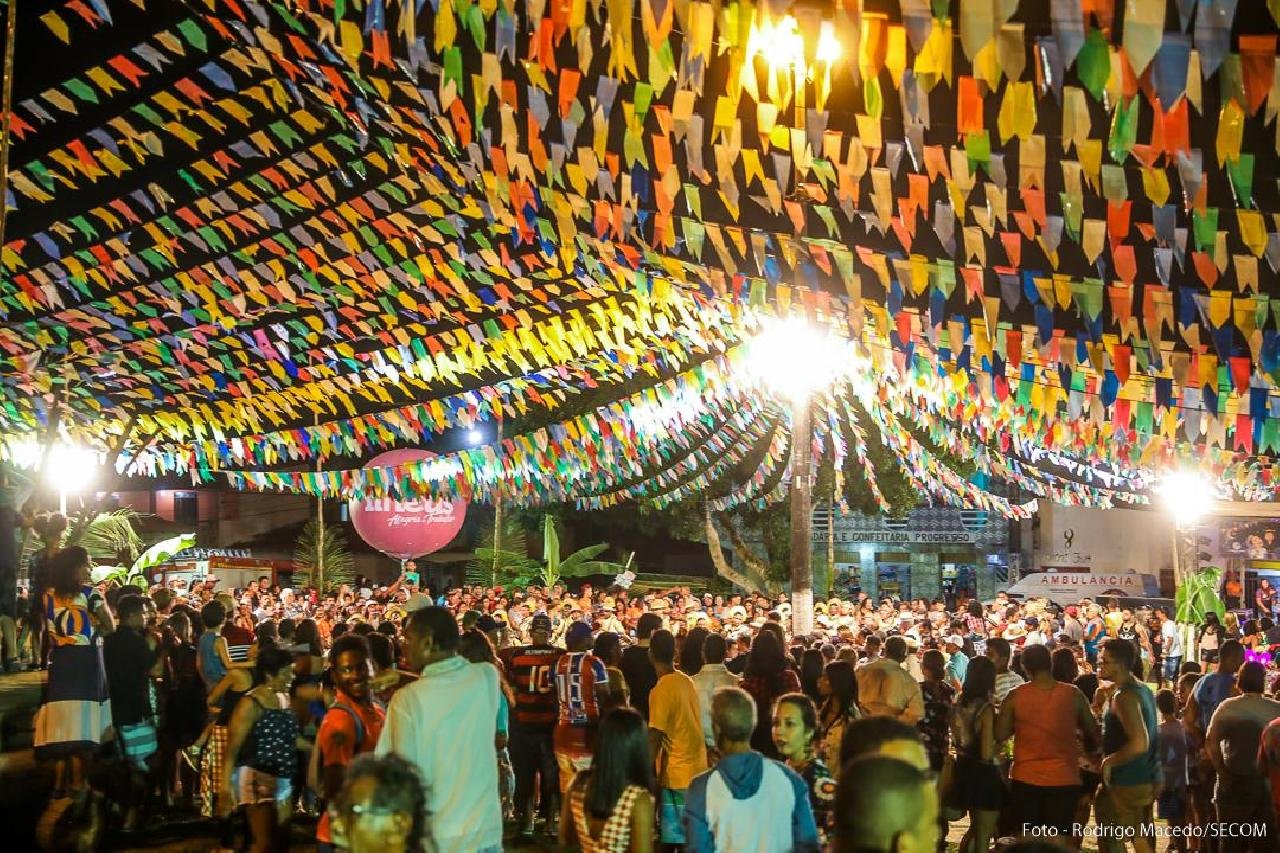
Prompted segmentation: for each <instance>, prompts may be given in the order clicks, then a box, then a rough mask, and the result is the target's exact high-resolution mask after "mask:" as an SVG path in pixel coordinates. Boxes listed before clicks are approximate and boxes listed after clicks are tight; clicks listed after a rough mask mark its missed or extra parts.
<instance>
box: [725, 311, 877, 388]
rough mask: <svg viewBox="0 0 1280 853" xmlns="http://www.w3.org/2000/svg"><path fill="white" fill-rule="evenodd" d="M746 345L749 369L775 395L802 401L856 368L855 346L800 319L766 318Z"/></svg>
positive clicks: (756, 379) (754, 377)
mask: <svg viewBox="0 0 1280 853" xmlns="http://www.w3.org/2000/svg"><path fill="white" fill-rule="evenodd" d="M761 325H762V328H761V330H760V332H759V334H757V335H756V336H755V337H754V338H752V339H751V341H750V343H748V344H747V359H746V364H747V369H748V370H749V371H750V373H751V375H752V378H753V379H755V381H757V382H759V383H761V384H763V385H764V386H765V387H766V388H768V389H769V390H770V391H772V392H773V393H775V394H779V395H782V396H785V397H788V398H790V399H792V400H803V399H805V398H807V397H808V396H809V395H811V394H812V393H813V392H814V391H817V390H818V389H819V388H825V387H827V386H829V385H831V384H832V383H833V382H834V381H835V380H836V379H837V378H838V377H840V376H841V375H844V374H847V373H848V372H849V371H850V370H851V369H852V368H853V367H854V366H855V354H854V351H853V347H852V345H851V344H850V343H849V342H848V341H846V340H843V339H841V338H838V337H836V336H835V335H832V334H831V333H830V332H828V331H827V330H826V329H823V328H821V327H818V326H815V325H813V324H811V323H808V322H806V321H805V320H803V319H801V318H799V317H785V318H781V319H766V320H764V321H763V322H762V324H761Z"/></svg>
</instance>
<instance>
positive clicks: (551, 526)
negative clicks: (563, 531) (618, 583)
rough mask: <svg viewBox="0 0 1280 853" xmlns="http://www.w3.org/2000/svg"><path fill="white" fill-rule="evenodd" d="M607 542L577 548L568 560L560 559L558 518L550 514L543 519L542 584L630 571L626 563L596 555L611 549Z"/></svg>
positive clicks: (549, 584)
mask: <svg viewBox="0 0 1280 853" xmlns="http://www.w3.org/2000/svg"><path fill="white" fill-rule="evenodd" d="M608 548H609V546H608V545H606V544H603V543H601V544H599V545H588V546H587V547H586V548H580V549H578V550H577V551H574V552H573V553H572V554H570V555H569V556H567V557H565V558H564V559H561V558H560V536H559V534H557V533H556V523H555V519H554V518H552V517H551V516H549V515H548V516H547V517H546V518H545V519H544V520H543V533H542V560H543V564H544V565H543V566H542V585H543V586H545V587H547V588H548V589H549V588H551V587H553V586H555V585H556V584H558V583H559V582H560V580H561V578H581V577H586V576H587V575H618V574H621V573H622V572H624V571H626V570H627V567H626V566H625V565H623V564H622V563H615V562H613V561H611V560H597V559H596V557H598V556H600V555H601V554H603V553H604V552H605V551H606V550H608Z"/></svg>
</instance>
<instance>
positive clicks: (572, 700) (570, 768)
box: [552, 622, 609, 795]
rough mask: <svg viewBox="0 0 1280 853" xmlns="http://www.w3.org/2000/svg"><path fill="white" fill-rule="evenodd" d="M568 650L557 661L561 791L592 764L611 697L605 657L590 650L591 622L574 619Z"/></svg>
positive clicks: (568, 632) (556, 742)
mask: <svg viewBox="0 0 1280 853" xmlns="http://www.w3.org/2000/svg"><path fill="white" fill-rule="evenodd" d="M565 644H566V645H567V646H568V648H569V651H568V653H567V654H565V655H564V656H562V657H561V658H560V660H559V661H557V662H556V695H557V697H558V700H559V718H558V720H557V722H556V728H555V733H554V735H553V738H552V741H553V744H554V747H555V753H556V765H557V767H558V769H559V771H560V793H561V794H562V795H563V794H564V793H565V792H566V791H568V790H569V785H570V783H572V782H573V777H574V775H576V774H577V773H579V772H581V771H583V770H585V769H587V768H588V767H589V766H590V765H591V746H592V742H593V741H594V739H595V731H596V726H597V725H598V724H599V722H600V708H601V707H602V706H603V705H604V704H605V702H606V701H607V699H608V690H609V675H608V673H607V672H606V671H605V665H604V661H602V660H601V659H600V658H598V657H596V656H595V655H594V654H592V653H591V647H592V638H591V626H590V625H588V624H587V623H586V622H574V623H572V624H571V625H570V626H569V627H568V628H567V629H566V630H565Z"/></svg>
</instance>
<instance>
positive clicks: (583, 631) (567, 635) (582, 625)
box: [564, 622, 591, 643]
mask: <svg viewBox="0 0 1280 853" xmlns="http://www.w3.org/2000/svg"><path fill="white" fill-rule="evenodd" d="M590 636H591V626H590V625H588V624H587V623H586V622H574V623H573V624H572V625H570V626H569V630H567V631H565V632H564V640H565V642H566V643H576V642H579V641H580V640H585V639H587V638H588V637H590Z"/></svg>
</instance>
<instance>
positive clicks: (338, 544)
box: [293, 518, 355, 592]
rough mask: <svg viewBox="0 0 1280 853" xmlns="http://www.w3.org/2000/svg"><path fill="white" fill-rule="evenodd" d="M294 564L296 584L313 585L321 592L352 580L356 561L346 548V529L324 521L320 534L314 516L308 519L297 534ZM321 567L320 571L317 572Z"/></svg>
mask: <svg viewBox="0 0 1280 853" xmlns="http://www.w3.org/2000/svg"><path fill="white" fill-rule="evenodd" d="M322 555H323V562H322V561H321V556H322ZM293 564H294V571H293V577H294V582H295V584H298V585H302V586H314V587H316V588H317V589H319V590H320V591H321V592H328V591H329V590H331V589H336V588H337V587H339V586H341V585H342V584H344V583H345V584H349V583H351V582H352V581H353V580H354V579H355V561H354V560H353V559H352V557H351V550H350V549H349V548H348V547H347V534H346V531H345V530H343V529H342V527H340V526H339V525H336V524H327V525H325V527H324V532H323V533H321V531H320V527H319V525H317V524H316V521H315V519H314V518H313V519H311V520H310V521H308V522H307V524H306V526H305V527H303V528H302V533H301V534H300V535H299V536H298V546H297V548H296V549H295V550H294V552H293ZM321 566H323V569H324V570H323V572H322V571H320V567H321Z"/></svg>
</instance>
